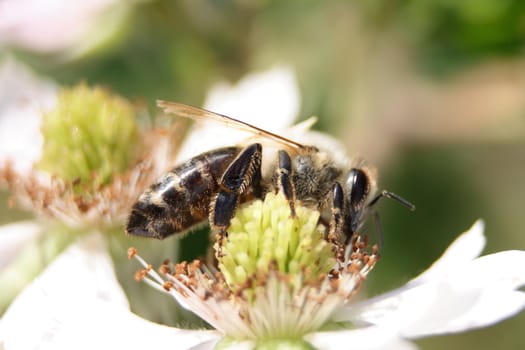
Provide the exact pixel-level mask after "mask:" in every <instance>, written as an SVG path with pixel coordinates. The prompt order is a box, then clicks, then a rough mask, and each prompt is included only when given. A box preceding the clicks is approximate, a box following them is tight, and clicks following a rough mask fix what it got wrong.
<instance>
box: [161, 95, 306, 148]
mask: <svg viewBox="0 0 525 350" xmlns="http://www.w3.org/2000/svg"><path fill="white" fill-rule="evenodd" d="M157 106H159V107H160V108H162V109H163V110H164V112H165V113H171V114H174V115H177V116H179V117H184V118H190V119H193V120H196V121H202V120H214V121H216V122H218V123H220V124H222V125H225V126H228V127H231V128H234V129H237V130H242V131H245V132H249V133H251V134H254V135H257V136H260V137H264V138H268V139H271V140H273V141H274V142H277V143H279V144H282V145H284V146H286V147H287V148H293V149H295V150H296V151H298V152H307V151H311V150H312V149H315V147H312V146H307V145H303V144H301V143H298V142H295V141H293V140H290V139H287V138H285V137H283V136H280V135H277V134H274V133H272V132H270V131H267V130H263V129H261V128H258V127H256V126H254V125H251V124H248V123H245V122H243V121H240V120H237V119H234V118H231V117H228V116H225V115H222V114H219V113H214V112H210V111H207V110H205V109H201V108H197V107H193V106H189V105H185V104H182V103H176V102H169V101H163V100H158V101H157Z"/></svg>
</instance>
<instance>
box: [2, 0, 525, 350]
mask: <svg viewBox="0 0 525 350" xmlns="http://www.w3.org/2000/svg"><path fill="white" fill-rule="evenodd" d="M118 6H119V8H125V11H124V12H125V16H120V17H119V22H118V26H117V27H116V28H115V30H114V31H113V32H112V33H111V35H109V36H108V37H107V38H105V39H104V40H103V41H101V42H98V43H96V44H95V45H93V46H92V47H89V48H88V49H85V50H84V51H83V52H82V53H81V54H75V55H71V56H69V57H68V58H67V59H65V58H64V57H65V56H64V55H63V54H62V52H46V53H42V52H40V53H37V52H35V51H34V50H31V48H27V47H26V48H21V47H19V48H16V47H13V46H11V48H10V50H11V52H14V53H15V54H16V55H17V57H18V58H20V59H22V60H24V61H25V62H26V63H28V64H30V65H31V66H32V67H33V68H34V69H35V70H37V71H38V72H39V73H41V74H42V75H45V76H49V77H51V78H52V79H54V80H56V81H57V82H59V83H60V84H64V85H72V84H76V83H78V82H79V81H86V82H88V83H89V84H93V85H94V84H98V85H105V86H108V87H110V88H111V89H112V90H114V91H115V92H117V93H119V94H121V95H123V96H126V97H129V98H132V99H141V100H145V101H147V103H148V105H149V107H150V108H151V110H154V109H153V108H154V107H153V106H154V100H155V99H157V98H162V99H169V100H175V101H179V102H184V103H188V104H193V105H201V104H202V102H203V98H204V96H205V94H206V92H207V89H208V87H209V86H210V85H211V84H212V83H213V82H216V81H218V80H222V79H228V80H230V81H232V82H235V81H236V80H238V79H240V78H241V77H242V76H243V75H244V74H246V73H248V72H251V71H253V70H263V69H267V68H269V67H271V66H273V65H274V64H277V63H286V64H289V65H291V66H292V67H293V69H294V70H295V72H296V74H297V77H298V81H299V84H300V90H301V95H302V106H301V113H300V116H301V117H303V118H306V117H308V116H311V115H317V116H319V119H320V122H319V123H318V125H317V128H319V129H320V130H323V131H326V132H328V133H331V134H333V135H335V136H336V137H337V138H339V139H341V140H343V141H344V142H345V144H346V146H347V150H348V152H350V153H351V154H354V153H355V154H359V155H361V156H363V157H364V158H366V159H368V160H369V161H370V162H371V163H373V164H375V165H376V166H377V168H378V170H379V173H380V186H381V187H382V188H387V189H389V190H391V191H394V192H396V193H398V194H401V195H402V196H403V197H405V198H407V199H409V200H410V201H412V202H413V203H415V204H416V205H417V210H416V211H415V212H414V213H411V212H409V211H407V210H406V209H405V208H403V207H402V206H400V205H398V204H396V203H395V202H391V201H388V200H385V201H383V202H381V204H380V205H379V206H378V208H379V211H380V213H381V220H382V224H383V231H384V247H383V250H382V256H383V259H382V260H381V261H380V263H379V264H378V266H377V268H376V270H375V271H374V273H373V274H371V277H370V278H369V280H368V281H367V290H366V292H367V293H369V294H371V295H374V294H377V293H380V292H382V291H386V290H388V289H391V288H393V287H396V286H400V285H402V284H403V283H404V282H406V281H408V280H409V279H410V278H411V277H413V276H415V275H416V274H417V273H419V272H421V271H423V270H424V269H425V268H426V267H427V266H428V265H429V264H431V263H432V262H433V261H434V260H435V259H436V258H437V257H438V256H439V255H440V254H441V252H442V251H443V250H444V249H445V248H446V247H447V245H448V244H449V243H450V242H451V241H452V240H453V239H454V238H455V237H456V236H457V235H458V234H459V233H460V232H462V231H463V230H465V229H467V228H468V227H469V226H470V225H471V224H472V223H473V222H474V221H475V220H476V219H478V218H483V219H484V220H485V222H486V235H487V237H488V245H487V248H486V250H485V253H491V252H495V251H498V250H508V249H522V250H523V249H525V234H524V230H523V228H524V227H525V215H523V214H524V204H525V201H524V199H525V182H524V178H525V52H524V47H525V46H524V44H525V2H523V1H519V0H514V1H513V0H463V1H455V0H433V1H422V0H404V1H402V0H398V1H395V0H370V1H354V2H351V1H336V0H328V1H322V2H321V1H311V0H301V1H298V0H295V1H270V0H267V1H249V0H237V1H207V0H193V1H190V0H187V1H141V2H129V1H122V2H120V3H119V5H118ZM108 13H109V14H110V15H111V12H108ZM119 13H122V11H120V12H119ZM110 15H109V16H110ZM115 16H116V15H115ZM105 17H106V18H105V20H106V21H108V20H109V21H110V22H111V20H112V19H111V17H109V18H108V14H106V15H105ZM262 98H264V97H262ZM6 208H7V205H6V204H4V203H2V212H3V213H4V214H3V217H4V219H3V220H2V221H7V220H10V219H14V218H17V217H19V215H21V214H20V213H18V212H16V211H6V210H7V209H6ZM369 230H370V231H372V230H373V226H372V225H370V226H369ZM205 238H206V233H198V234H195V235H188V236H187V237H186V238H185V239H184V241H183V243H182V251H183V255H184V257H185V258H191V254H192V253H190V252H192V251H193V250H192V249H193V248H194V247H202V246H203V242H202V240H203V239H205ZM148 244H151V245H152V246H153V247H156V248H157V249H158V250H159V251H160V250H161V249H164V248H163V247H161V245H167V244H168V245H171V244H173V245H174V244H175V241H174V240H167V241H164V242H153V243H148ZM159 254H161V253H159ZM196 254H197V253H196ZM164 257H166V256H162V255H161V256H160V257H159V259H161V258H164ZM135 268H136V266H132V267H131V269H130V271H132V270H134V269H135ZM126 273H128V272H122V271H121V274H120V276H119V277H120V278H121V279H123V278H126V276H132V275H131V274H130V275H126ZM129 273H131V272H129ZM132 289H133V290H134V291H133V292H130V299H131V303H132V305H133V307H134V309H135V311H136V312H138V313H140V314H143V315H144V314H148V313H149V316H150V317H154V318H155V319H156V320H157V321H163V322H167V323H171V324H173V323H174V322H175V319H174V318H173V314H175V311H174V309H175V304H174V303H173V302H171V301H169V303H167V304H166V305H169V306H168V309H167V310H166V308H165V307H159V306H155V305H153V304H152V303H155V302H156V300H159V299H160V298H159V297H158V295H157V294H155V292H152V291H149V290H148V291H144V290H145V289H147V288H146V287H145V286H142V285H133V288H132ZM137 290H139V291H140V292H137ZM143 292H144V293H146V294H147V296H139V295H138V294H139V293H143ZM150 292H151V293H150ZM152 296H153V298H151V297H152ZM155 297H156V298H155ZM141 298H143V299H141ZM148 298H151V299H148ZM144 300H146V301H147V302H146V303H145V302H144ZM161 309H163V313H160V312H156V311H155V310H157V311H158V310H161ZM152 310H153V311H152ZM184 317H187V321H183V322H187V323H189V324H191V323H192V322H195V320H194V319H193V318H191V317H189V316H184ZM179 321H180V320H179ZM179 321H177V322H179ZM179 324H180V323H179ZM524 327H525V313H523V314H521V315H519V316H517V317H514V318H512V319H509V320H507V321H504V322H502V323H500V324H498V325H496V326H494V327H490V328H487V329H482V330H476V331H472V332H468V333H465V334H460V335H452V336H443V337H435V338H429V339H424V340H420V341H418V344H419V345H420V347H421V348H422V349H442V348H444V347H450V348H470V349H494V348H501V349H518V348H523V347H524V346H525V334H524V333H523V329H524Z"/></svg>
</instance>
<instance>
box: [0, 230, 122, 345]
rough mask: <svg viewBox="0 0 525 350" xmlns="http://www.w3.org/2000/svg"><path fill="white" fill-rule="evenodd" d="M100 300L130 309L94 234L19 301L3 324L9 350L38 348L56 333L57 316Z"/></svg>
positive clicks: (70, 250) (0, 327) (55, 264)
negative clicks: (14, 346) (13, 348)
mask: <svg viewBox="0 0 525 350" xmlns="http://www.w3.org/2000/svg"><path fill="white" fill-rule="evenodd" d="M96 299H100V300H104V301H107V302H112V303H114V304H116V305H120V307H122V308H124V309H127V307H128V304H127V299H126V297H125V295H124V293H123V292H122V290H121V289H120V286H119V285H118V283H117V280H116V278H115V276H114V274H113V267H112V263H111V260H110V258H109V256H108V255H107V253H106V252H105V245H104V242H103V240H102V238H101V237H100V236H98V235H94V234H93V235H89V236H88V237H85V238H83V239H81V240H79V241H78V242H77V243H76V244H74V245H72V246H71V247H69V248H68V249H67V250H66V251H65V252H64V253H62V254H61V255H60V256H59V257H58V258H56V259H55V261H53V263H51V264H50V265H49V266H48V267H47V268H46V270H45V271H44V272H43V273H42V275H41V276H40V277H39V278H37V279H36V280H35V281H34V282H33V283H31V284H30V285H29V286H28V287H26V289H24V291H23V292H22V293H21V294H20V295H19V296H18V297H17V298H16V299H15V301H14V302H13V303H12V304H11V306H10V307H9V309H8V310H7V311H6V313H5V315H4V317H3V319H2V321H1V323H0V334H1V336H0V338H1V337H4V338H3V339H4V342H5V345H6V346H7V345H9V344H10V342H13V343H14V344H18V342H21V344H26V345H28V342H33V344H38V342H39V341H40V340H44V339H45V338H46V337H48V336H49V333H50V332H51V331H52V330H53V328H54V326H55V322H56V320H55V315H56V314H57V313H58V314H60V313H71V312H74V310H75V307H76V306H77V305H83V303H84V302H88V301H91V300H96ZM28 315H31V317H28ZM22 329H24V330H25V333H21V332H20V331H21V330H22ZM29 332H31V333H29ZM22 348H23V347H22Z"/></svg>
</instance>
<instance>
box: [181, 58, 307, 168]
mask: <svg viewBox="0 0 525 350" xmlns="http://www.w3.org/2000/svg"><path fill="white" fill-rule="evenodd" d="M299 106H300V95H299V90H298V87H297V82H296V79H295V76H294V73H293V71H292V70H291V69H290V68H289V67H286V66H278V67H275V68H273V69H270V70H268V71H265V72H261V73H252V74H249V75H247V76H245V77H244V78H243V79H241V80H240V81H239V82H238V83H237V84H236V85H233V86H231V85H229V84H228V83H220V84H217V85H215V86H214V87H212V88H211V90H210V92H209V93H208V96H207V98H206V102H205V103H204V108H206V109H208V110H210V111H213V112H217V113H221V114H225V115H227V116H229V117H233V118H235V119H239V120H242V121H244V122H247V123H249V124H253V125H255V126H257V127H260V128H262V129H265V130H268V131H272V132H274V133H277V134H279V133H282V132H284V131H285V130H287V129H288V128H289V127H290V126H291V125H292V124H293V122H294V120H295V118H296V117H297V113H298V112H299ZM250 136H253V135H251V134H248V133H246V132H241V131H238V130H235V129H232V128H231V127H225V126H221V125H218V124H217V123H216V122H209V123H201V124H199V126H198V127H196V128H195V129H194V130H193V131H192V132H191V133H190V135H189V137H188V138H187V140H186V142H185V144H184V146H183V148H182V149H181V151H180V153H179V159H180V160H186V159H189V158H191V157H193V156H195V155H196V154H199V153H202V152H204V151H208V150H210V149H214V148H218V147H221V146H235V145H237V144H238V143H240V142H241V141H243V140H245V139H246V138H247V137H250Z"/></svg>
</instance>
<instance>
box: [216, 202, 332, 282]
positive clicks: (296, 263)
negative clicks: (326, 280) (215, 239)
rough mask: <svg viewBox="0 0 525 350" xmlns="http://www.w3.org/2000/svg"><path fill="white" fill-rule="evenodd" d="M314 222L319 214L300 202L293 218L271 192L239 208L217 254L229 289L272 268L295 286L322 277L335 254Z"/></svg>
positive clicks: (327, 270)
mask: <svg viewBox="0 0 525 350" xmlns="http://www.w3.org/2000/svg"><path fill="white" fill-rule="evenodd" d="M318 221H319V212H317V211H315V210H312V209H309V208H306V207H303V206H298V207H297V210H296V216H295V217H291V215H290V208H289V205H288V203H287V201H286V199H285V198H284V196H283V195H281V194H278V195H275V194H273V193H269V194H267V195H266V198H265V199H264V201H261V200H257V201H255V202H253V203H252V204H250V205H247V206H245V207H243V208H240V209H238V210H237V213H236V215H235V217H234V218H233V219H232V221H231V223H230V228H229V229H228V239H226V240H224V243H223V246H222V247H221V252H222V254H221V255H220V256H219V254H216V256H217V260H218V262H219V270H220V271H221V272H222V274H223V275H224V278H225V280H226V282H227V283H228V285H229V287H230V288H232V289H233V290H238V289H239V288H246V282H247V281H249V280H252V281H253V280H254V279H256V277H257V275H259V276H260V275H267V274H268V273H269V270H270V269H271V270H273V271H276V272H279V273H281V274H283V275H286V276H288V277H289V278H290V280H291V284H292V285H293V286H294V287H295V288H298V287H300V286H301V285H302V284H308V283H310V282H314V281H317V280H318V278H319V276H320V275H326V274H327V273H328V272H329V271H330V270H331V269H332V268H333V267H334V265H335V258H334V256H333V253H332V246H331V245H330V244H329V243H328V242H327V241H326V240H324V238H323V237H324V231H325V229H324V227H323V226H322V225H318ZM215 249H216V251H217V249H218V243H216V244H215Z"/></svg>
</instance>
